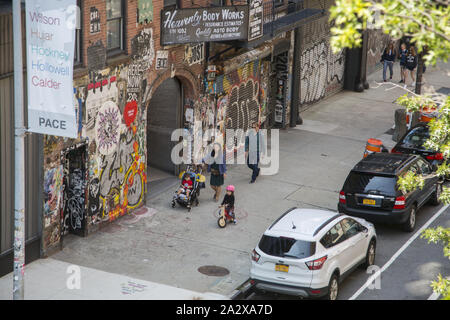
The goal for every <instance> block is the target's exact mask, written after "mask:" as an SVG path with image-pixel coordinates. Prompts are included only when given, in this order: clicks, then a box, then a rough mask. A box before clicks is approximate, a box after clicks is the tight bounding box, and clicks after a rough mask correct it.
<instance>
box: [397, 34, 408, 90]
mask: <svg viewBox="0 0 450 320" xmlns="http://www.w3.org/2000/svg"><path fill="white" fill-rule="evenodd" d="M407 55H408V49H406V44H405V43H404V42H403V43H402V44H401V46H400V52H399V54H398V59H399V60H400V78H401V80H400V83H405V73H406V57H407Z"/></svg>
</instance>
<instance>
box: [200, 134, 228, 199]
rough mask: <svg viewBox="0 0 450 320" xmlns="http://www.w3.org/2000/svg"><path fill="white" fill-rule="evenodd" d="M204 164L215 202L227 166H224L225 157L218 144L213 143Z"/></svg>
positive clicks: (223, 180) (218, 195)
mask: <svg viewBox="0 0 450 320" xmlns="http://www.w3.org/2000/svg"><path fill="white" fill-rule="evenodd" d="M204 162H205V163H206V164H208V169H207V171H208V172H210V173H211V178H210V181H209V184H210V185H211V188H212V189H213V190H214V197H213V199H214V201H215V202H217V201H219V197H220V192H221V189H222V186H223V184H224V182H225V178H226V176H227V175H226V172H227V165H226V164H225V157H224V154H223V151H222V145H221V144H220V143H217V142H216V143H214V146H213V150H212V151H211V154H210V155H209V156H208V157H207V158H206V159H204Z"/></svg>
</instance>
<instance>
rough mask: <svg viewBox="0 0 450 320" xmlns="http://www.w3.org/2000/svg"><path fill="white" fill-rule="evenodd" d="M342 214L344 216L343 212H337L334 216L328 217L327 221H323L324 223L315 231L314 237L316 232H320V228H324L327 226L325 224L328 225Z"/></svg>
mask: <svg viewBox="0 0 450 320" xmlns="http://www.w3.org/2000/svg"><path fill="white" fill-rule="evenodd" d="M340 216H342V213H338V214H335V215H334V216H332V217H331V218H330V219H328V220H327V221H325V222H324V223H322V224H321V225H320V226H319V227H318V228H317V230H316V231H314V234H313V237H314V236H315V235H316V234H318V233H319V231H320V230H322V229H323V228H325V226H326V225H327V224H329V223H330V222H331V221H333V220H334V219H336V218H338V217H340Z"/></svg>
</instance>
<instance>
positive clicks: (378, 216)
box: [338, 153, 442, 232]
mask: <svg viewBox="0 0 450 320" xmlns="http://www.w3.org/2000/svg"><path fill="white" fill-rule="evenodd" d="M410 170H412V171H414V172H415V173H416V174H419V175H422V176H423V178H424V180H425V184H424V187H423V189H420V188H419V189H417V190H414V191H412V192H409V193H407V194H403V193H402V192H401V191H400V190H399V189H398V187H397V181H398V177H399V176H402V175H404V174H406V173H407V172H408V171H410ZM432 171H433V170H432V167H431V165H430V164H429V163H428V162H427V161H426V160H425V159H423V158H422V157H420V156H418V155H407V154H392V153H374V154H371V155H369V156H368V157H366V158H365V159H363V160H361V161H360V162H359V163H358V164H357V165H356V166H355V167H354V168H353V169H352V171H351V172H350V174H349V175H348V177H347V180H346V181H345V183H344V186H343V188H342V190H341V192H340V194H339V203H338V211H339V212H341V213H345V214H348V215H350V216H355V217H360V218H364V219H366V220H370V221H373V222H385V223H392V224H401V225H402V226H403V229H404V230H405V231H407V232H411V231H413V230H414V227H415V225H416V213H417V210H418V209H419V208H420V207H421V206H422V205H424V204H425V203H426V202H427V201H428V200H431V202H432V204H434V205H438V204H439V196H440V194H441V191H442V179H440V178H439V177H438V176H436V175H435V174H434V173H433V172H432Z"/></svg>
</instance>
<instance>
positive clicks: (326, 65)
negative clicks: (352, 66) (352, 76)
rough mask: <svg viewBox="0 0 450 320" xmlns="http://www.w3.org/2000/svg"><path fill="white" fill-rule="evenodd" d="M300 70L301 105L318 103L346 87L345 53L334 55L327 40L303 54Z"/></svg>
mask: <svg viewBox="0 0 450 320" xmlns="http://www.w3.org/2000/svg"><path fill="white" fill-rule="evenodd" d="M300 68H301V69H300V70H301V71H300V86H301V88H300V103H301V104H309V103H313V102H317V101H319V100H320V99H323V98H324V97H325V96H327V95H328V94H329V93H331V92H333V91H336V90H340V89H341V88H342V86H343V85H344V83H343V79H344V68H345V53H344V51H341V52H339V53H337V54H334V53H333V52H332V50H331V46H330V43H329V40H328V39H325V40H322V41H320V42H318V43H316V44H314V45H313V46H311V47H310V48H308V49H306V50H305V51H303V52H302V54H301V56H300Z"/></svg>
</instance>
